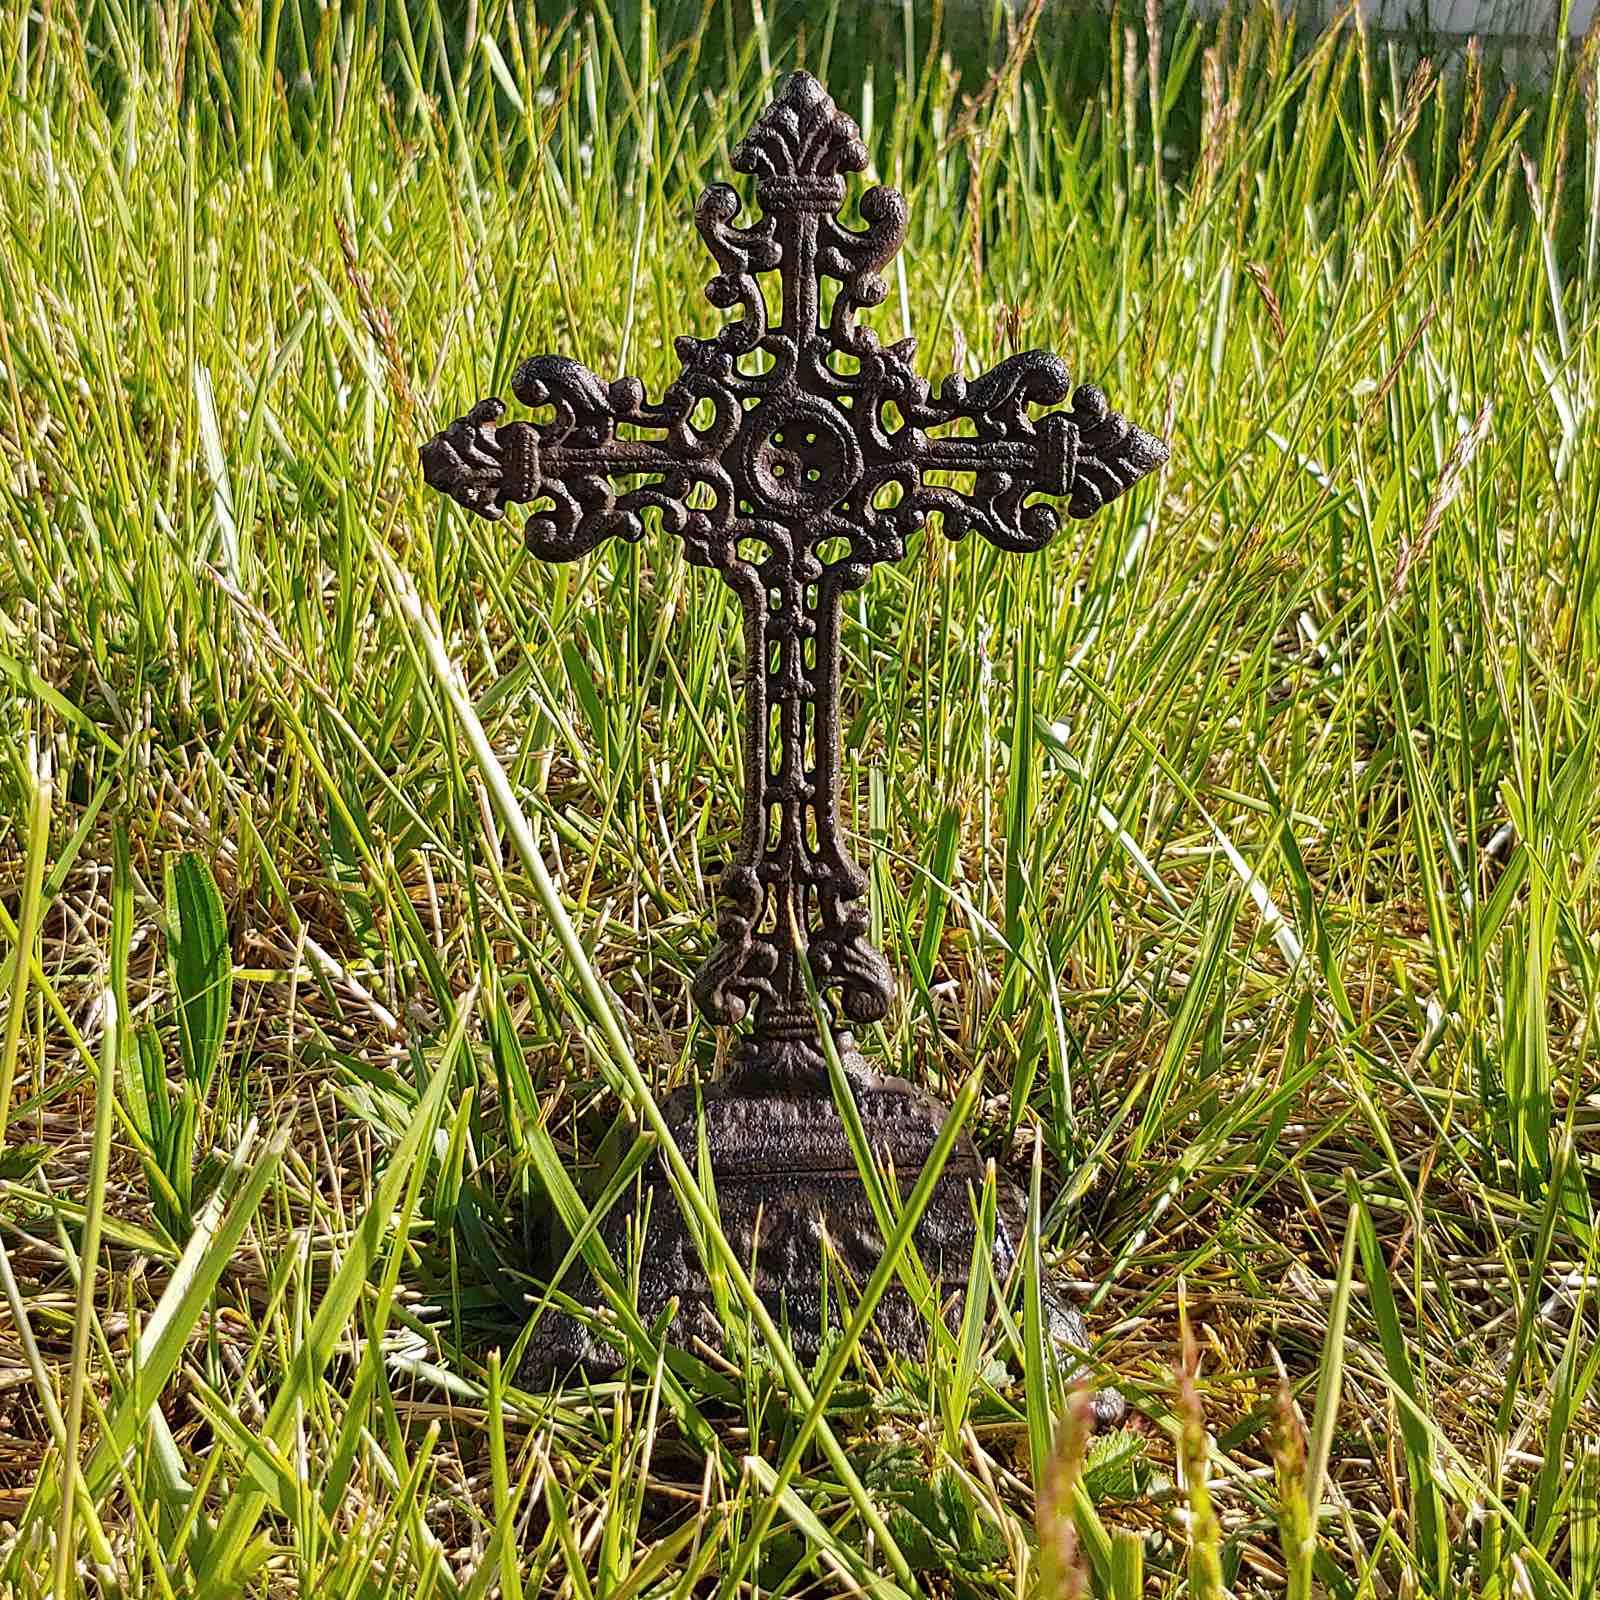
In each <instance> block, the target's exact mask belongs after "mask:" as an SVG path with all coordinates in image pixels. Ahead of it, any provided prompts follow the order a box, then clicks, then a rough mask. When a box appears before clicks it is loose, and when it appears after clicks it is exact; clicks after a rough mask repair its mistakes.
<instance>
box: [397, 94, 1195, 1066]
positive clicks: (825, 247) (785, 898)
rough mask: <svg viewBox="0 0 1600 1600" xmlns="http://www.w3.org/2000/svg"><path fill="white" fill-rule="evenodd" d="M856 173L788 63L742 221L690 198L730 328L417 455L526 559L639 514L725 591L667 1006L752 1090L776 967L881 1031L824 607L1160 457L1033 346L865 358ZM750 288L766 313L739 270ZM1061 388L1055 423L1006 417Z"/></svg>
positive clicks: (791, 983)
mask: <svg viewBox="0 0 1600 1600" xmlns="http://www.w3.org/2000/svg"><path fill="white" fill-rule="evenodd" d="M867 164H868V152H867V149H866V146H865V145H864V144H863V143H862V141H861V137H860V133H859V130H858V129H857V127H856V125H855V123H854V122H852V121H851V119H850V118H849V117H847V116H846V115H844V113H842V112H841V111H839V110H838V109H837V108H836V107H835V106H834V104H833V101H832V100H831V99H829V97H828V95H827V92H826V91H825V90H824V89H823V87H822V85H821V84H819V83H818V82H817V80H816V79H815V78H813V77H811V76H809V75H808V74H807V73H804V72H797V73H795V74H793V75H792V76H791V77H789V78H788V79H787V80H786V81H785V83H784V85H783V87H782V88H781V90H780V91H779V93H778V96H777V98H776V99H775V100H774V101H773V102H772V103H771V104H770V105H769V106H768V107H767V109H766V110H765V111H764V112H763V113H762V115H761V117H760V118H759V119H758V120H757V122H756V123H755V125H754V127H753V128H752V129H751V130H750V132H749V134H748V135H747V136H746V137H745V139H744V140H743V141H742V142H741V143H740V144H739V145H738V146H737V147H736V149H735V151H734V154H733V165H734V167H735V168H736V170H738V171H740V172H743V173H747V174H749V175H751V176H753V177H754V178H755V179H756V180H757V181H756V199H757V202H758V204H759V206H760V208H761V215H760V217H759V218H758V219H757V220H756V221H754V222H753V223H751V224H749V225H747V226H740V225H739V224H738V223H737V222H736V220H735V219H736V218H737V217H738V216H739V212H740V208H741V202H740V199H739V196H738V194H737V192H736V191H735V190H734V189H732V188H730V187H729V186H728V185H726V184H713V185H712V186H711V187H710V188H708V189H707V190H706V191H705V192H704V194H702V196H701V197H700V200H699V203H698V205H697V206H696V209H695V223H696V226H697V228H698V229H699V232H700V234H701V237H702V238H703V239H704V241H705V243H706V246H707V248H708V249H709V250H710V252H711V254H712V256H713V257H714V258H715V260H716V263H717V266H718V269H719V270H718V272H717V274H716V276H714V277H713V278H712V279H711V280H710V282H709V283H708V284H707V285H706V295H707V297H708V298H709V299H710V300H711V302H712V303H713V304H714V305H716V306H718V307H720V308H722V309H724V310H727V311H729V312H732V313H736V314H735V315H733V316H731V317H730V319H729V320H728V322H727V323H725V324H724V326H723V327H722V328H721V329H719V330H718V331H717V332H716V333H715V334H714V335H713V336H712V337H710V338H698V337H694V336H689V335H686V336H684V337H681V338H679V339H677V340H676V341H675V349H676V352H677V355H678V358H679V361H680V363H681V369H680V371H679V373H678V376H677V378H676V379H675V380H674V381H673V382H672V384H671V385H670V386H669V387H668V388H667V390H666V391H665V392H664V394H663V396H662V399H661V401H660V402H659V403H651V402H650V401H648V400H647V398H646V394H645V388H644V385H643V384H642V383H641V382H640V381H639V380H638V379H637V378H632V377H622V378H618V379H616V380H615V381H614V382H611V383H606V382H605V381H603V380H602V379H600V378H599V377H597V376H596V375H595V374H594V373H593V372H591V371H589V369H588V368H587V367H584V366H582V365H580V364H579V363H578V362H576V361H573V360H571V359H569V358H568V357H565V356H551V355H544V356H535V357H533V358H532V359H530V360H528V361H524V362H523V363H522V364H521V366H519V367H518V368H517V370H516V373H515V374H514V376H513V378H512V390H513V392H514V393H515V395H516V397H517V398H518V399H519V400H520V401H522V403H523V404H524V405H527V406H529V407H532V408H534V409H536V410H540V411H543V412H545V416H544V417H543V419H541V420H536V421H533V422H513V423H507V424H503V425H502V423H501V420H500V419H501V417H502V416H503V414H504V411H505V406H504V404H503V402H501V401H499V400H483V401H480V402H479V403H478V404H477V405H476V406H474V407H473V409H472V410H471V411H470V412H469V413H468V414H467V415H466V416H465V417H463V418H461V419H459V420H458V421H456V422H454V423H452V424H451V425H450V427H448V428H447V429H445V431H444V432H443V433H441V434H439V435H438V436H437V437H436V438H434V439H433V440H431V441H430V442H429V443H428V444H427V445H426V446H424V448H423V450H422V461H423V467H424V471H425V474H426V477H427V480H428V482H429V483H430V484H431V485H433V486H434V487H435V488H437V489H440V490H442V491H443V492H445V493H446V494H448V495H450V496H451V497H452V498H453V499H455V500H456V501H457V502H458V503H460V504H461V505H463V506H465V507H466V508H467V509H468V510H471V511H474V512H476V513H478V514H479V515H481V516H486V517H490V518H497V517H499V516H501V515H503V514H504V509H505V507H506V506H507V505H509V504H513V503H517V502H525V503H527V502H531V503H533V504H534V507H535V509H534V511H533V514H532V515H531V516H530V517H529V519H528V522H527V525H526V529H525V536H526V540H527V543H528V546H529V548H530V549H531V550H532V551H533V553H534V554H535V555H537V556H540V557H542V558H544V559H546V560H556V561H561V560H570V559H573V558H574V557H577V556H581V555H583V554H585V553H586V552H588V551H590V550H592V549H593V548H594V547H595V546H596V545H598V544H599V543H600V542H601V541H602V540H604V539H606V538H610V537H617V538H622V539H626V540H629V541H636V540H638V539H640V538H642V537H643V535H644V533H645V531H646V527H647V525H648V524H650V523H652V522H659V524H660V526H661V527H662V528H663V529H664V530H665V531H666V532H668V533H670V534H673V535H675V536H676V537H677V538H678V539H679V540H681V542H682V547H683V551H684V554H685V556H686V557H687V559H688V560H689V561H691V562H693V563H694V564H696V565H698V566H705V567H712V568H715V569H716V570H717V571H718V572H719V573H720V574H721V575H722V577H723V578H724V580H725V581H726V582H727V583H728V584H729V586H730V587H731V588H732V589H733V590H734V591H735V593H736V594H737V595H738V598H739V602H740V606H741V609H742V612H743V616H744V640H745V651H746V659H747V662H748V664H749V671H748V674H747V680H746V682H747V688H746V708H745V760H744V780H745V796H744V821H743V827H742V829H741V833H740V837H739V841H738V847H737V850H736V852H735V855H734V859H733V861H732V863H731V864H730V865H729V866H728V868H727V869H726V870H725V871H724V873H723V874H722V878H721V880H720V895H719V898H720V906H721V909H720V913H719V918H718V924H717V931H718V935H719V939H718V943H717V945H716V946H715V948H714V949H713V950H712V952H711V954H710V956H709V957H708V958H707V960H706V962H705V963H704V965H703V966H702V968H701V970H700V973H699V975H698V976H697V978H696V979H695V983H694V994H695V998H696V1001H697V1002H698V1004H699V1006H700V1008H701V1010H702V1011H703V1012H704V1013H705V1015H706V1016H707V1017H708V1018H709V1019H710V1020H711V1021H713V1022H715V1023H720V1024H727V1023H734V1022H738V1021H739V1020H741V1019H742V1018H743V1017H744V1016H745V1014H746V1012H747V1011H748V1010H749V1009H750V1007H751V1006H752V1005H753V1006H754V1007H755V1008H756V1030H755V1034H754V1035H753V1036H752V1039H751V1040H749V1041H747V1044H746V1046H745V1049H744V1059H745V1061H746V1064H747V1066H749V1067H751V1068H752V1069H755V1068H759V1069H760V1070H762V1071H765V1072H768V1073H772V1072H774V1071H780V1072H781V1071H797V1072H798V1071H805V1072H814V1071H817V1070H820V1057H819V1056H818V1055H817V1053H816V1051H815V1050H814V1049H813V1048H811V1044H810V1043H808V1042H807V1041H811V1042H812V1043H814V1040H815V1033H814V1027H815V1024H814V1019H813V1017H812V1014H811V1011H810V1007H809V1005H808V1003H807V1000H806V996H805V989H804V983H803V979H802V974H801V965H800V964H801V961H802V960H804V961H806V962H808V963H809V965H810V968H811V971H812V972H813V974H814V975H815V977H816V980H817V984H818V987H819V988H820V989H821V990H822V991H823V992H824V993H825V994H829V995H832V996H833V997H834V998H835V1002H836V1004H837V1007H838V1009H839V1010H840V1011H842V1013H843V1016H844V1017H845V1018H846V1019H848V1020H849V1021H851V1022H856V1023H861V1022H870V1021H873V1020H876V1019H877V1018H880V1017H882V1016H883V1015H884V1014H885V1013H886V1011H887V1009H888V1006H889V1003H890V1000H891V998H892V996H893V990H894V984H893V979H892V977H891V975H890V972H889V968H888V966H887V964H886V963H885V962H884V959H883V957H882V955H881V954H879V952H878V951H877V950H876V949H874V948H873V947H872V945H871V944H870V943H869V942H868V940H867V937H866V930H867V917H866V911H865V908H864V905H863V903H862V902H863V899H864V896H865V893H866V887H867V884H866V878H865V876H864V874H863V873H862V872H861V870H860V868H859V867H858V866H857V865H856V864H855V862H854V861H853V860H852V859H851V858H850V855H849V853H848V851H847V850H846V848H845V845H844V841H843V839H842V837H841V834H840V829H839V819H838V801H839V785H840V748H839V681H838V676H839V653H840V652H839V630H840V616H841V602H842V599H843V596H844V595H845V594H846V593H847V592H848V591H850V590H853V589H856V588H859V587H860V586H861V585H862V584H864V583H865V582H866V581H867V580H868V578H869V577H870V575H871V572H872V568H873V567H874V566H876V565H877V564H878V563H879V562H882V561H894V560H898V559H899V558H900V557H901V556H902V555H903V554H904V553H905V547H906V541H907V539H908V538H909V537H910V536H912V535H913V534H915V533H917V532H918V531H919V530H921V529H922V528H923V527H924V526H925V525H926V524H927V522H928V520H929V519H930V518H931V517H933V516H935V515H937V516H938V518H939V519H940V521H941V523H942V527H943V531H944V533H945V534H946V535H947V536H948V537H950V538H953V539H959V538H961V537H963V536H964V535H966V534H968V533H977V534H978V535H980V536H981V537H982V538H984V539H987V540H988V541H989V542H990V543H992V544H995V545H997V546H999V547H1001V548H1002V549H1006V550H1015V551H1032V550H1038V549H1041V548H1042V547H1043V546H1044V545H1045V544H1047V543H1048V542H1049V540H1050V539H1051V538H1052V537H1053V536H1054V535H1055V533H1056V531H1057V529H1058V527H1059V515H1058V512H1057V509H1056V507H1055V506H1054V505H1052V504H1051V503H1050V501H1052V500H1054V501H1057V502H1061V503H1064V506H1065V509H1066V511H1067V512H1068V514H1069V515H1071V516H1074V517H1087V516H1089V515H1092V514H1093V513H1094V512H1095V511H1097V510H1099V509H1100V508H1101V507H1102V506H1103V505H1105V504H1106V503H1107V502H1108V501H1110V500H1112V499H1114V498H1116V497H1117V496H1118V495H1120V494H1122V493H1123V492H1124V491H1125V490H1127V489H1128V488H1130V487H1131V486H1132V485H1133V484H1134V483H1135V482H1137V481H1138V479H1139V478H1141V477H1143V476H1144V475H1145V474H1146V473H1148V472H1150V471H1151V470H1153V469H1154V468H1155V467H1156V466H1158V465H1159V464H1160V463H1161V462H1163V461H1164V460H1165V459H1166V457H1167V449H1166V446H1165V445H1163V444H1162V443H1161V442H1160V441H1159V440H1157V439H1155V438H1154V437H1152V436H1151V435H1150V434H1148V433H1146V432H1145V431H1144V430H1143V429H1141V428H1138V427H1136V426H1134V425H1133V424H1132V423H1130V422H1128V421H1127V420H1126V419H1125V418H1123V417H1122V416H1120V415H1118V413H1116V412H1115V411H1113V410H1111V408H1110V407H1109V406H1108V405H1107V404H1106V401H1105V397H1104V396H1103V395H1102V394H1101V393H1100V391H1099V390H1098V389H1094V388H1089V387H1082V388H1078V389H1077V390H1073V388H1072V385H1071V380H1070V378H1069V376H1068V373H1067V369H1066V366H1065V364H1064V363H1063V362H1062V361H1061V359H1060V358H1059V357H1058V356H1055V355H1052V354H1050V353H1049V352H1047V351H1043V350H1030V351H1026V352H1023V353H1022V354H1020V355H1014V356H1012V357H1010V358H1009V359H1008V360H1005V361H1002V362H1001V363H1000V364H999V365H998V366H996V367H994V368H993V369H991V370H990V371H989V372H986V373H985V374H984V375H983V376H982V377H979V378H976V379H973V380H971V381H970V382H969V381H968V380H967V379H966V378H965V377H964V376H962V375H961V374H952V375H951V376H949V377H947V378H945V379H944V381H943V383H942V384H941V385H940V387H939V390H938V392H937V394H935V393H934V392H933V391H932V390H931V389H930V386H929V384H928V382H927V380H926V379H924V378H922V377H921V376H919V375H918V373H917V372H916V370H915V368H914V367H913V365H912V361H913V358H914V356H915V354H916V342H915V341H914V340H913V339H910V338H905V339H901V340H899V341H898V342H896V343H894V344H891V345H888V346H886V347H885V346H882V345H881V344H880V342H879V340H878V337H877V335H876V333H874V332H873V330H872V329H870V328H868V327H866V326H864V325H862V324H861V323H860V322H859V321H858V320H857V319H858V314H859V313H860V312H862V311H864V310H868V309H870V308H871V307H874V306H876V305H879V304H881V302H882V301H883V300H884V298H885V296H886V294H887V292H888V288H887V284H886V283H885V281H884V279H883V277H882V276H881V275H880V272H881V268H883V267H884V266H885V265H886V264H887V263H888V262H889V261H890V260H892V259H893V257H894V255H895V253H896V252H897V251H898V250H899V249H900V247H901V245H902V243H903V242H904V239H905V232H906V222H907V211H906V204H905V201H904V199H903V198H902V196H901V195H900V194H899V193H897V192H896V191H895V190H893V189H888V188H882V187H878V188H869V189H867V190H865V191H864V192H863V193H862V195H861V197H860V201H859V206H858V209H859V213H860V217H861V220H862V222H863V223H864V224H865V226H863V227H861V228H853V227H850V226H847V225H846V224H845V223H843V222H841V221H840V220H839V213H840V211H841V210H842V208H843V206H844V203H845V198H846V186H845V174H847V173H852V172H860V171H862V170H863V169H864V168H865V167H866V166H867ZM772 273H776V274H777V276H778V279H779V282H780V284H781V305H780V306H779V307H778V308H777V311H776V316H774V314H773V312H772V311H771V310H770V309H769V306H768V303H767V298H766V295H765V293H764V291H763V289H762V287H761V283H760V281H759V280H760V278H761V277H762V276H763V275H767V274H772ZM830 288H831V300H830V301H829V303H828V304H827V306H826V311H825V313H824V299H825V297H826V296H827V294H828V292H829V290H830ZM1069 395H1070V396H1071V406H1070V409H1068V410H1066V411H1056V412H1051V413H1049V414H1047V415H1044V416H1040V417H1037V418H1035V417H1034V416H1033V415H1032V414H1031V412H1030V407H1043V406H1054V405H1058V404H1060V403H1061V402H1062V401H1064V400H1066V399H1067V398H1068V396H1069ZM623 425H626V426H627V427H628V429H629V432H630V434H631V437H626V438H624V437H621V436H619V429H620V428H621V427H622V426H623ZM641 435H644V436H643V437H641ZM619 479H621V480H626V486H624V487H619V485H618V482H617V480H619ZM640 479H643V480H644V481H643V482H640V481H639V480H640ZM825 550H828V551H830V552H832V553H830V554H828V555H826V556H825V555H824V553H823V552H824V551H825ZM796 1041H798V1043H796ZM779 1057H782V1058H784V1061H785V1062H786V1063H787V1064H786V1065H784V1066H783V1067H781V1068H775V1066H774V1063H775V1062H776V1061H777V1060H778V1058H779Z"/></svg>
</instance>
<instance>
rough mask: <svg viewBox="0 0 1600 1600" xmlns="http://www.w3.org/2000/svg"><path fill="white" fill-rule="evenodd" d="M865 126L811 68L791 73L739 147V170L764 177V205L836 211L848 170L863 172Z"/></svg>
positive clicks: (760, 190) (759, 194)
mask: <svg viewBox="0 0 1600 1600" xmlns="http://www.w3.org/2000/svg"><path fill="white" fill-rule="evenodd" d="M867 159H868V158H867V147H866V146H865V145H864V144H863V143H862V142H861V131H860V129H858V128H857V127H856V125H855V123H854V122H852V121H851V120H850V118H849V117H847V116H846V115H845V114H844V113H843V112H842V111H840V110H839V109H838V108H837V107H836V106H835V105H834V103H833V101H832V100H831V99H830V98H829V96H828V91H827V90H826V89H824V88H823V87H822V85H821V84H820V83H818V82H817V80H816V79H815V78H813V77H812V76H811V74H810V73H809V72H796V73H793V74H791V75H790V77H789V78H787V79H786V80H785V82H784V85H783V88H782V89H781V90H779V92H778V97H777V98H776V99H775V100H774V101H773V102H772V104H771V105H769V106H768V107H767V109H766V110H765V111H763V112H762V113H761V116H760V117H759V118H758V119H757V121H756V124H755V126H754V127H753V128H751V130H750V131H749V133H747V134H746V135H745V136H744V138H743V139H742V140H741V141H740V142H739V144H738V145H736V146H735V147H734V152H733V170H734V171H735V172H747V173H749V174H750V175H751V176H752V177H753V178H756V179H758V180H759V182H758V183H757V185H756V198H757V199H758V200H759V201H760V202H761V206H762V208H763V209H764V210H766V211H770V212H778V211H826V212H834V211H837V210H838V209H839V207H840V206H841V205H843V204H844V178H843V176H842V174H843V173H846V172H863V171H865V170H866V166H867Z"/></svg>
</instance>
